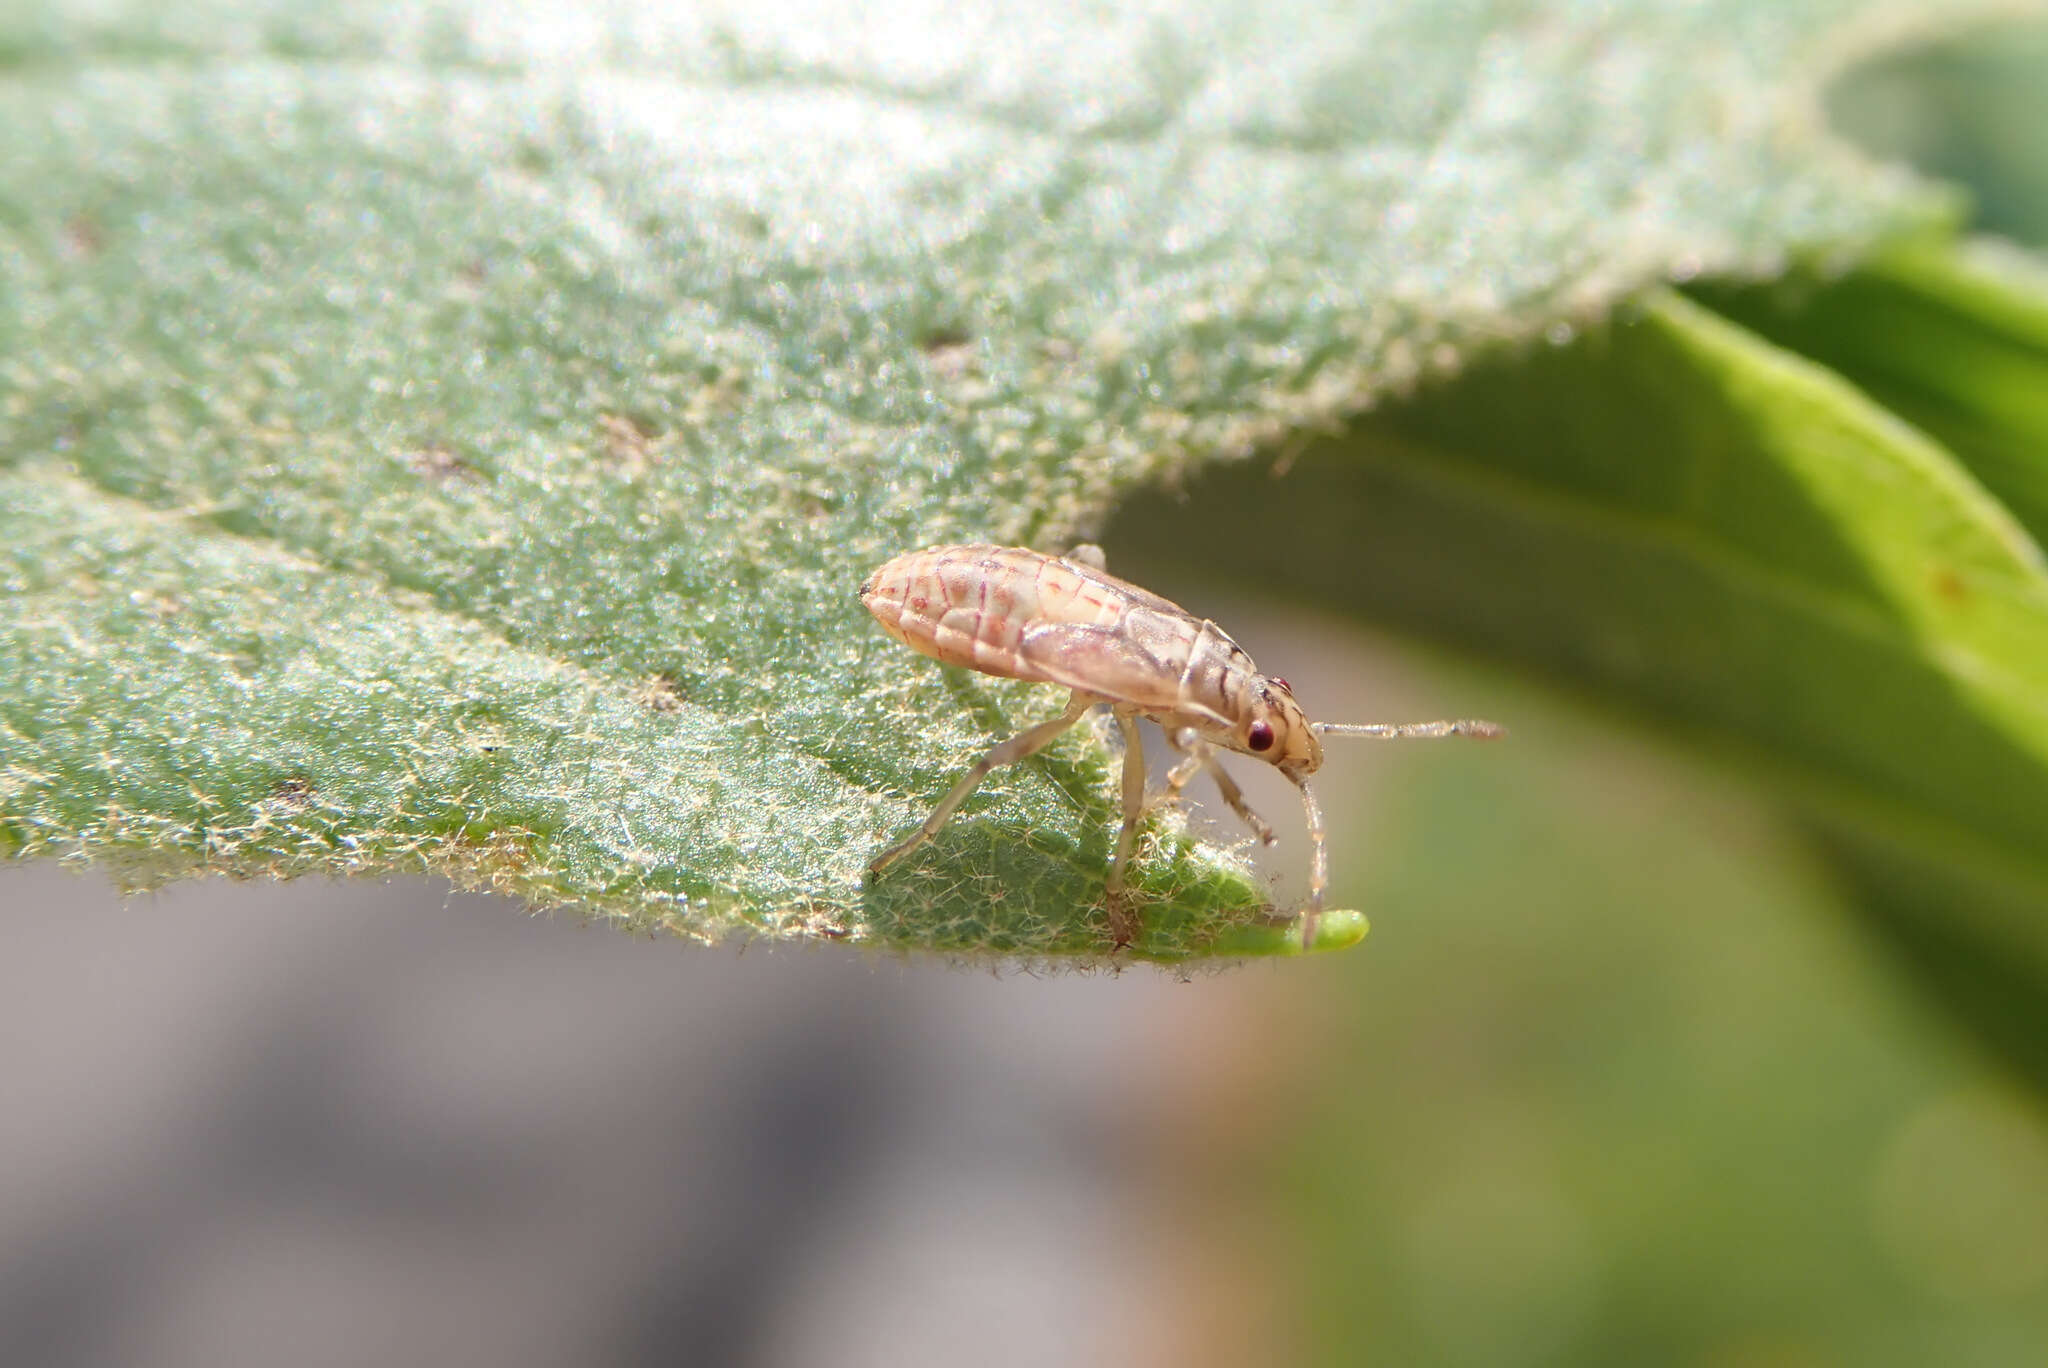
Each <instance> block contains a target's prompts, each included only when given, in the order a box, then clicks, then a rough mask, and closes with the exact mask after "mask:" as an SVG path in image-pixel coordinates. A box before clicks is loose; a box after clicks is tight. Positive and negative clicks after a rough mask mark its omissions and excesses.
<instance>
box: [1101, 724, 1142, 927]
mask: <svg viewBox="0 0 2048 1368" xmlns="http://www.w3.org/2000/svg"><path fill="white" fill-rule="evenodd" d="M1116 725H1117V728H1118V729H1119V730H1120V731H1122V732H1123V734H1124V792H1123V798H1124V824H1123V826H1122V827H1120V828H1119V829H1118V830H1117V833H1116V862H1115V863H1114V864H1112V865H1110V867H1109V886H1108V888H1107V890H1106V891H1107V893H1108V894H1109V931H1110V935H1111V937H1112V938H1113V939H1114V940H1115V941H1116V943H1117V945H1118V946H1119V947H1122V946H1126V945H1129V944H1130V943H1131V941H1132V940H1134V939H1135V938H1136V937H1137V933H1138V922H1137V918H1136V917H1134V916H1132V915H1131V913H1130V910H1129V909H1128V908H1127V907H1126V906H1125V897H1124V875H1125V874H1126V873H1127V872H1128V871H1129V869H1130V864H1131V853H1132V852H1133V851H1134V850H1136V849H1137V845H1138V823H1139V822H1141V821H1143V820H1144V817H1145V739H1144V737H1143V736H1141V735H1140V734H1139V732H1138V714H1137V712H1136V710H1135V709H1131V708H1118V709H1116Z"/></svg>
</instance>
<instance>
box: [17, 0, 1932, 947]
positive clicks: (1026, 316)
mask: <svg viewBox="0 0 2048 1368" xmlns="http://www.w3.org/2000/svg"><path fill="white" fill-rule="evenodd" d="M1964 9H1967V7H1958V6H1941V7H1937V6H1934V5H1932V4H1924V5H1899V4H1878V3H1869V2H1866V0H1800V2H1799V3H1782V2H1779V0H1774V2H1773V3H1768V4H1766V3H1759V2H1758V0H1740V2H1738V0H1721V2H1720V3H1707V4H1700V5H1693V6H1687V7H1683V8H1680V7H1655V6H1644V7H1640V8H1639V9H1637V10H1634V11H1620V12H1616V11H1614V10H1613V9H1612V8H1611V7H1609V6H1605V5H1591V4H1586V5H1575V4H1567V5H1560V6H1558V7H1557V8H1556V9H1555V10H1554V11H1553V12H1551V13H1549V14H1547V15H1544V16H1541V17H1540V18H1535V17H1532V15H1531V13H1530V12H1529V10H1528V7H1527V6H1525V5H1522V4H1510V3H1506V2H1505V0H1501V2H1500V3H1492V4H1487V3H1477V4H1461V5H1442V4H1435V3H1425V0H1411V3H1405V4H1390V5H1383V6H1379V7H1377V8H1374V9H1370V10H1363V11H1361V10H1358V9H1357V8H1356V7H1351V6H1322V5H1316V4H1309V3H1300V4H1293V5H1288V6H1283V7H1280V8H1279V9H1276V8H1275V7H1272V6H1268V5H1258V4H1252V3H1249V2H1248V0H1234V2H1233V3H1216V4H1207V5H1204V4H1198V3H1188V4H1184V5H1180V6H1177V7H1171V8H1169V9H1166V10H1163V11H1161V10H1147V11H1144V12H1142V13H1138V12H1133V13H1131V14H1129V15H1125V14H1123V13H1121V12H1119V11H1115V10H1113V9H1112V10H1104V9H1102V8H1100V7H1098V6H1092V5H1080V4H1073V5H1061V4H1052V5H1044V4H1029V5H1025V4H1017V5H1014V6H1008V7H998V8H993V9H992V8H988V7H956V6H943V5H935V6H931V7H929V9H928V10H925V11H923V12H916V13H912V14H909V15H907V16H906V17H901V18H896V19H891V20H888V21H882V20H878V19H874V18H872V17H871V16H870V15H869V14H868V13H867V11H865V10H864V9H856V8H853V7H844V8H842V7H839V6H834V5H821V6H817V7H815V8H799V7H792V6H759V5H732V6H721V5H712V4H706V5H700V6H689V7H675V6H669V5H657V4H653V3H651V2H650V3H616V4H611V5H606V6H602V7H593V8H592V9H590V10H588V11H575V10H570V9H565V8H564V7H561V6H557V5H539V4H533V5H517V4H515V5H500V4H488V5H486V4H482V3H476V2H475V0H471V2H469V3H463V2H461V0H448V2H444V3H433V4H423V5H407V6H393V5H381V4H367V3H365V4H354V5H340V6H335V5H313V4H310V3H282V2H275V3H262V2H261V0H243V2H242V3H227V2H225V0H223V2H222V3H214V4H199V5H187V6H175V7H168V8H167V7H161V6H154V5H141V4H136V3H125V4H124V3H118V2H117V3H111V4H106V5H101V6H97V7H94V8H93V9H91V10H90V11H85V10H82V9H80V8H78V7H73V6H65V5H56V4H48V5H42V6H35V5H27V6H14V7H11V8H10V9H9V10H8V11H7V13H6V14H5V16H0V543H4V544H0V592H4V593H5V594H6V596H7V602H6V616H5V620H4V621H0V679H4V681H5V685H6V687H5V690H4V693H0V747H4V750H0V843H4V844H6V845H7V846H10V847H12V848H13V849H15V850H16V851H18V852H23V853H42V852H56V853H61V854H64V855H67V856H71V857H76V858H81V859H92V860H99V861H104V862H107V863H109V864H110V865H112V866H113V867H115V868H116V869H117V870H118V871H119V872H120V873H121V874H122V875H123V877H125V878H127V879H128V880H130V881H131V882H136V883H148V882H153V881H156V880H159V879H162V878H165V877H170V876H172V875H175V874H180V873H186V872H199V871H209V870H212V871H224V872H228V873H232V874H238V875H246V874H258V873H284V874H291V873H301V872H309V871H329V872H343V873H346V872H365V873H375V872H385V871H393V870H405V869H418V868H426V869H432V870H439V871H443V872H446V873H449V874H450V875H452V876H454V877H456V878H457V879H459V880H461V881H463V882H465V883H471V884H483V885H489V886H494V887H501V888H506V889H510V890H512V891H516V892H518V893H520V894H522V895H524V896H526V897H528V898H530V899H532V900H534V901H535V902H537V903H541V904H553V903H564V902H577V903H581V904H583V905H585V906H588V907H591V908H594V909H596V910H598V911H600V912H602V913H604V914H607V915H611V916H614V917H617V918H620V919H622V920H625V921H628V922H630V923H632V924H635V925H639V926H663V927H669V928H673V929H676V930H680V931H684V932H687V933H691V934H700V935H718V934H722V933H725V932H728V931H731V930H734V929H738V928H751V929H754V930H757V931H762V932H766V933H768V934H775V935H805V934H817V935H829V936H838V937H846V938H851V939H856V940H870V941H880V942H886V943H891V944H898V945H912V946H932V947H940V948H947V949H953V950H971V951H984V952H994V953H1005V954H1009V953H1014V954H1025V955H1068V954H1074V955H1088V954H1096V953H1100V952H1101V951H1102V950H1103V949H1104V948H1105V947H1106V940H1105V938H1104V935H1103V924H1104V923H1103V914H1102V909H1101V906H1100V903H1101V897H1100V890H1101V879H1102V875H1103V872H1104V868H1105V863H1106V852H1107V849H1108V842H1109V839H1110V834H1111V830H1112V826H1113V821H1114V817H1113V800H1112V797H1111V784H1110V776H1109V771H1108V769H1107V768H1106V765H1105V761H1104V758H1103V756H1102V754H1101V747H1100V745H1099V744H1096V743H1094V742H1092V741H1090V740H1089V739H1088V738H1085V737H1082V738H1077V739H1076V740H1075V741H1074V742H1073V743H1072V744H1070V745H1067V746H1064V747H1061V748H1058V749H1056V750H1055V751H1054V752H1052V753H1051V755H1050V756H1049V758H1048V759H1046V761H1045V762H1044V763H1043V764H1038V765H1035V766H1025V767H1020V768H1019V769H1018V770H1017V771H1016V772H1014V773H1010V774H1006V775H1003V776H1001V777H1000V778H999V779H998V780H997V781H995V782H992V783H991V785H990V786H989V787H988V790H987V792H986V793H985V795H983V797H982V798H981V799H980V800H979V801H977V803H976V804H974V805H973V806H971V807H970V809H969V810H968V813H967V814H966V816H965V818H964V819H963V820H961V821H959V822H956V824H955V826H954V828H953V829H951V830H950V831H949V832H948V833H947V834H946V835H945V837H944V838H943V839H941V840H940V841H938V842H936V843H934V846H933V847H932V848H931V849H930V851H929V852H927V853H922V854H920V856H919V857H918V858H917V859H916V860H915V861H911V862H906V865H905V866H904V867H903V868H902V869H901V871H900V872H892V874H891V875H890V876H889V877H888V878H886V879H884V880H882V881H880V882H879V883H874V884H867V883H864V882H863V879H862V869H863V866H864V864H865V861H866V859H867V858H868V857H869V856H870V855H871V854H872V853H873V852H874V851H875V850H876V849H877V848H878V847H879V846H880V845H881V844H882V843H884V842H885V841H886V840H887V839H888V838H889V837H890V836H891V835H892V834H894V833H897V832H900V831H901V830H903V829H904V828H905V827H906V826H907V825H908V824H910V823H911V822H914V821H915V820H916V819H917V818H918V817H919V816H920V815H921V814H922V812H923V811H924V810H926V809H927V808H928V807H929V805H930V804H931V803H932V801H933V800H934V799H935V798H936V797H937V796H938V795H939V794H940V793H941V792H943V790H944V788H945V787H946V785H947V784H948V783H949V782H950V780H951V779H952V777H953V776H954V775H955V774H956V773H957V772H958V770H959V769H960V768H961V766H962V765H963V764H964V763H965V761H966V759H967V758H968V757H969V756H971V755H972V754H973V753H974V752H975V751H977V750H978V749H979V748H981V747H982V746H985V745H986V744H987V743H988V741H989V740H990V739H991V738H992V737H994V736H996V735H1000V734H1003V733H1005V732H1006V731H1008V730H1013V729H1015V728H1016V727H1018V726H1021V725H1022V722H1023V720H1024V719H1025V718H1027V717H1029V716H1033V715H1037V714H1038V713H1042V712H1043V711H1045V710H1048V709H1049V708H1051V707H1052V706H1055V701H1054V700H1051V699H1047V698H1045V697H1044V695H1043V691H1034V690H1029V689H1023V688H1015V687H1008V686H1000V685H996V684H993V683H991V682H990V681H987V680H984V679H980V678H969V677H964V676H959V675H953V674H946V673H943V672H940V671H938V670H937V669H935V668H933V667H932V666H930V665H929V664H928V663H927V662H923V661H919V660H917V659H914V658H912V657H910V656H909V655H907V654H906V653H904V652H902V651H901V650H900V649H898V648H896V647H895V646H893V645H892V644H891V643H889V642H888V641H887V640H885V639H884V638H882V637H881V635H880V634H879V633H878V632H876V631H875V630H874V629H873V628H872V626H871V624H870V623H868V622H867V621H866V620H865V619H864V616H863V614H862V613H861V611H860V609H859V606H858V604H857V603H856V602H855V600H854V597H853V589H854V587H855V586H856V585H857V584H858V583H859V582H860V579H861V578H862V576H863V574H864V573H865V572H866V570H867V569H868V568H870V567H871V566H873V565H874V564H875V563H877V562H878V561H880V560H881V559H883V558H884V557H886V556H887V555H889V554H892V553H894V552H896V551H899V550H902V549H905V548H906V547H910V546H914V545H920V544H928V543H932V542H937V541H945V540H955V539H969V538H973V539H992V540H1000V541H1014V542H1031V543H1036V544H1041V545H1054V546H1057V545H1060V544H1063V543H1064V542H1065V541H1067V540H1068V539H1070V538H1071V537H1073V536H1074V535H1075V534H1076V533H1078V532H1081V531H1085V530H1086V529H1088V528H1089V527H1090V526H1091V525H1093V524H1094V523H1095V522H1097V521H1098V520H1099V519H1100V518H1101V517H1102V516H1103V515H1104V514H1105V512H1106V511H1107V510H1108V508H1109V507H1110V506H1111V504H1112V502H1113V501H1114V500H1115V499H1116V498H1117V497H1119V496H1120V495H1121V494H1123V493H1125V492H1127V491H1129V490H1131V489H1133V488H1135V487H1138V486H1139V485H1141V484H1142V483H1144V482H1146V481H1149V480H1153V479H1156V478H1158V477H1160V476H1162V475H1171V474H1174V473H1177V472H1179V471H1180V470H1181V469H1182V468H1183V467H1185V466H1187V465H1188V464H1189V463H1191V462H1194V461H1197V460H1200V459H1202V458H1206V457H1211V456H1215V455H1218V454H1229V453H1237V452H1242V451H1244V450H1247V449H1249V448H1250V447H1251V446H1253V445H1254V444H1256V443H1259V442H1263V441H1270V440H1277V439H1279V438H1282V437H1285V436H1287V435H1288V434H1291V433H1294V432H1296V431H1299V430H1301V429H1303V428H1304V427H1309V426H1314V425H1318V424H1324V423H1327V422H1329V421H1330V420H1332V419H1334V418H1336V417H1339V416H1341V415H1343V414H1346V413H1349V412H1352V411H1354V410H1355V409H1357V408H1358V407H1359V406H1361V405H1363V404H1365V403H1367V402H1369V401H1371V400H1372V399H1374V398H1375V397H1376V396H1378V395H1381V394H1383V393H1386V392H1388V391H1390V390H1393V389H1397V388H1399V387H1401V386H1404V385H1406V384H1408V383H1410V382H1411V381H1412V380H1413V379H1414V378H1415V377H1416V376H1417V375H1418V374H1420V373H1423V372H1424V371H1426V370H1427V369H1428V368H1430V367H1431V366H1433V365H1436V364H1439V363H1443V364H1448V363H1450V362H1453V361H1455V360H1456V359H1457V358H1458V357H1459V356H1460V355H1462V354H1463V353H1464V352H1466V351H1468V350H1469V349H1471V348H1472V347H1473V346H1474V345H1476V344H1478V343H1481V342H1491V341H1494V340H1497V339H1499V338H1501V337H1514V336H1527V335H1531V334H1532V333H1534V332H1536V331H1538V330H1540V329H1541V328H1543V327H1544V326H1546V325H1549V324H1551V323H1553V322H1555V321H1556V320H1558V319H1560V318H1563V317H1567V316H1569V317H1576V318H1581V319H1584V318H1589V317H1593V316H1596V315H1598V314H1600V313H1602V312H1603V311H1604V310H1605V309H1606V308H1607V307H1608V306H1609V305H1610V304H1611V303H1612V302H1613V301H1614V300H1616V299H1617V298H1619V297H1621V296H1622V295H1624V294H1626V293H1627V292H1629V291H1632V290H1635V289H1637V288H1639V287H1640V286H1641V285H1643V284H1644V283H1645V282H1646V281H1650V280H1653V279H1655V278H1657V277H1659V276H1662V275H1664V274H1667V273H1672V272H1678V273H1695V272H1699V271H1704V270H1756V269H1762V268H1766V267H1769V266H1771V265H1772V264H1774V263H1776V262H1778V261H1779V260H1781V259H1782V258H1783V257H1784V256H1785V255H1786V254H1787V253H1788V252H1795V251H1799V250H1810V249H1817V248H1819V247H1821V246H1829V247H1834V248H1852V247H1856V246H1858V245H1861V244H1865V243H1868V242H1869V241H1871V240H1873V239H1875V238H1877V237H1879V236H1881V235H1884V234H1886V233H1889V232H1894V231H1897V230H1899V229H1901V228H1902V227H1905V226H1908V225H1913V224H1925V223H1927V222H1929V221H1931V220H1933V219H1935V218H1938V217H1940V216H1941V215H1942V214H1943V213H1944V212H1945V207H1944V205H1943V203H1942V202H1941V201H1939V200H1937V199H1934V198H1932V197H1930V196H1929V195H1927V194H1926V193H1925V192H1922V191H1916V190H1914V189H1913V188H1912V187H1911V186H1909V185H1908V184H1907V183H1906V182H1905V181H1903V180H1902V179H1899V178H1896V177H1891V176H1888V175H1881V174H1875V173H1873V172H1872V171H1871V170H1870V169H1869V168H1867V167H1866V166H1864V165H1862V164H1861V163H1860V162H1858V161H1857V160H1856V159H1854V158H1851V157H1848V156H1846V155H1844V154H1843V153H1842V152H1841V151H1840V150H1839V149H1837V148H1835V147H1834V146H1833V145H1832V144H1830V143H1828V142H1827V140H1826V139H1825V138H1824V136H1823V135H1822V133H1821V132H1820V130H1819V128H1818V126H1817V119H1816V118H1815V115H1814V112H1813V111H1814V108H1815V103H1816V102H1815V91H1816V88H1817V84H1818V83H1819V82H1820V81H1821V80H1822V79H1824V78H1825V76H1826V75H1827V74H1828V72H1829V70H1830V69H1831V68H1832V67H1833V65H1835V64H1836V63H1838V62H1840V61H1842V60H1844V59H1845V58H1846V57H1847V56H1848V55H1849V54H1850V53H1851V52H1852V51H1853V50H1854V48H1855V47H1856V46H1857V44H1858V43H1859V42H1866V41H1868V38H1869V36H1870V35H1874V34H1878V33H1880V32H1882V33H1886V34H1897V33H1900V32H1903V31H1905V29H1906V28H1907V27H1908V23H1907V21H1913V22H1923V23H1931V22H1932V18H1933V16H1934V15H1935V14H1936V13H1937V12H1940V13H1942V14H1943V15H1945V16H1946V19H1945V22H1954V21H1955V20H1956V18H1957V17H1958V14H1959V11H1960V10H1964ZM1653 468H1655V467H1654V466H1646V469H1653ZM1860 511H1861V510H1858V509H1848V510H1843V512H1844V514H1845V516H1853V515H1854V514H1856V513H1858V512H1860ZM1816 530H1817V532H1818V533H1820V534H1825V533H1826V532H1827V528H1826V526H1825V520H1824V519H1823V520H1821V521H1820V523H1819V524H1818V525H1817V529H1816ZM1141 888H1142V893H1143V895H1144V896H1145V898H1146V899H1147V900H1148V901H1149V903H1150V907H1149V910H1148V914H1147V915H1148V922H1147V926H1148V930H1147V935H1146V938H1145V939H1144V941H1143V942H1142V943H1141V945H1140V947H1139V950H1140V953H1144V954H1149V955H1154V956H1158V957H1164V958H1180V957H1185V956H1189V955H1196V954H1202V953H1209V952H1215V951H1218V950H1227V951H1228V952H1230V953H1250V952H1255V951H1259V950H1264V949H1272V950H1281V949H1285V948H1286V947H1287V946H1288V945H1290V944H1291V939H1290V936H1289V933H1288V931H1287V928H1286V926H1285V925H1284V922H1283V921H1281V920H1279V919H1276V918H1274V917H1273V916H1271V914H1270V910H1269V909H1267V908H1266V907H1265V906H1264V902H1265V899H1264V896H1263V892H1262V890H1261V888H1260V887H1259V886H1258V885H1257V884H1256V883H1255V882H1253V881H1252V880H1251V879H1250V878H1249V877H1248V875H1247V874H1246V873H1245V871H1244V870H1243V868H1242V867H1241V866H1239V865H1236V864H1234V863H1232V862H1231V861H1229V860H1228V859H1226V858H1224V857H1223V856H1222V855H1221V854H1220V853H1218V852H1215V851H1213V850H1209V849H1207V848H1203V847H1199V846H1196V845H1194V844H1192V843H1191V842H1189V841H1188V840H1186V839H1185V838H1184V837H1183V836H1181V835H1180V834H1179V833H1178V831H1177V830H1176V829H1175V828H1174V827H1173V826H1172V825H1171V824H1170V823H1161V824H1159V826H1158V829H1157V831H1156V832H1155V833H1154V839H1153V840H1152V842H1151V843H1150V844H1149V845H1148V847H1147V849H1146V851H1145V855H1144V859H1143V862H1142V875H1141ZM1331 928H1332V929H1331V933H1330V934H1331V936H1332V938H1333V939H1335V940H1337V941H1342V940H1346V939H1355V938H1356V935H1357V934H1358V933H1359V932H1360V931H1361V930H1362V923H1360V922H1359V921H1357V920H1356V919H1355V918H1353V919H1347V918H1337V919H1333V920H1332V922H1331Z"/></svg>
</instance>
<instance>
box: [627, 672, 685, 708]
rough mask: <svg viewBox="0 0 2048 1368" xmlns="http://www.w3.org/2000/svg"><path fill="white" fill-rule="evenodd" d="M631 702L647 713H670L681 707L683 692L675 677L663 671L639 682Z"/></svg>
mask: <svg viewBox="0 0 2048 1368" xmlns="http://www.w3.org/2000/svg"><path fill="white" fill-rule="evenodd" d="M633 701H634V702H636V703H638V704H639V705H640V706H641V707H643V708H645V709H647V710H648V711H649V712H658V713H672V712H675V711H676V710H677V709H679V708H681V707H682V706H683V691H682V688H681V687H680V685H679V683H678V682H677V680H676V677H675V676H674V675H672V674H670V673H669V672H668V671H666V670H664V671H662V672H661V673H660V674H652V675H649V676H648V677H647V678H645V679H643V680H641V681H640V684H639V686H638V687H637V688H635V689H634V690H633Z"/></svg>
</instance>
